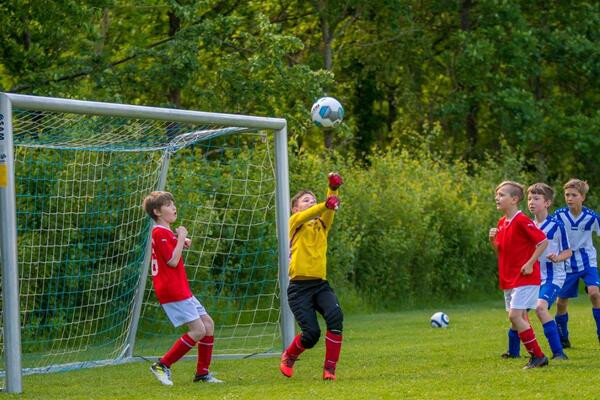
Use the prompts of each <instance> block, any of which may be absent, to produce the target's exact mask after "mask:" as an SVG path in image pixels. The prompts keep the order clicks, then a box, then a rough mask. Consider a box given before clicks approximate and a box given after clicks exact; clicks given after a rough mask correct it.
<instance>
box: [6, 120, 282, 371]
mask: <svg viewBox="0 0 600 400" xmlns="http://www.w3.org/2000/svg"><path fill="white" fill-rule="evenodd" d="M12 125H13V126H12V129H13V141H14V171H15V192H16V216H17V243H18V244H17V247H18V280H19V286H20V296H19V307H20V310H19V316H20V322H21V344H22V365H23V368H25V371H32V372H43V371H52V370H54V369H65V368H67V369H70V368H81V367H84V366H87V365H94V364H100V363H114V362H119V361H120V360H124V359H126V358H130V357H131V356H133V357H135V356H143V357H153V356H160V355H162V354H163V353H164V352H165V351H166V350H167V349H168V348H169V347H170V346H171V344H172V343H173V341H174V340H175V338H176V337H179V336H180V335H181V331H180V330H176V329H175V328H173V327H172V326H171V324H170V323H169V322H168V320H167V318H166V316H165V314H164V312H163V311H162V309H161V307H160V305H159V304H158V301H157V300H156V297H155V296H154V293H153V289H152V281H151V279H150V277H149V271H148V268H147V265H146V262H145V260H146V261H147V250H148V245H147V244H148V238H149V232H150V229H151V226H152V221H151V220H150V219H149V218H148V217H147V216H146V215H145V213H144V212H143V210H142V208H141V203H142V200H143V198H144V197H145V196H146V195H147V194H148V193H149V192H151V191H153V190H157V189H164V190H167V191H170V192H172V193H173V195H174V197H175V200H176V204H177V207H178V216H179V217H178V218H179V219H178V221H176V226H178V225H184V226H186V227H187V229H188V231H189V236H190V238H191V239H192V246H191V248H190V249H189V250H187V251H185V252H184V262H185V265H186V270H187V275H188V278H189V281H190V285H191V289H192V292H193V293H194V294H195V295H196V297H197V298H198V299H199V300H200V302H202V303H203V305H204V306H205V307H206V309H207V311H208V312H209V313H210V314H211V316H212V317H213V319H214V320H215V327H216V328H215V354H217V355H253V354H257V353H268V352H275V351H280V350H281V332H280V325H279V312H280V306H279V304H280V303H279V301H280V299H279V283H278V245H277V234H276V223H275V212H276V207H275V201H276V191H275V189H276V188H275V187H276V184H275V168H274V153H273V146H272V142H273V141H272V135H273V134H272V131H268V130H251V129H246V128H236V127H224V126H214V125H197V124H190V123H182V122H175V121H165V120H152V119H137V118H127V117H114V116H102V115H86V114H74V113H65V112H51V111H27V110H20V109H14V110H13V115H12ZM173 228H174V227H173ZM144 282H145V285H144ZM140 287H145V289H144V292H143V293H138V292H139V291H140V289H139V288H140ZM136 299H137V300H136ZM136 301H137V302H138V304H136ZM136 309H137V310H138V311H139V314H138V315H136ZM134 333H135V335H134ZM4 347H5V346H4V340H2V342H1V343H0V352H2V353H4V352H5V350H6V349H5V348H4Z"/></svg>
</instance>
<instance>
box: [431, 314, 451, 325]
mask: <svg viewBox="0 0 600 400" xmlns="http://www.w3.org/2000/svg"><path fill="white" fill-rule="evenodd" d="M449 323H450V318H448V315H446V314H445V313H443V312H441V311H438V312H436V313H435V314H433V315H432V316H431V327H432V328H447V327H448V324H449Z"/></svg>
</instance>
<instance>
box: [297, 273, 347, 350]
mask: <svg viewBox="0 0 600 400" xmlns="http://www.w3.org/2000/svg"><path fill="white" fill-rule="evenodd" d="M287 294H288V303H289V305H290V309H291V310H292V313H293V314H294V318H296V321H297V322H298V325H300V329H301V330H302V340H301V341H302V345H303V346H305V347H307V348H310V347H312V346H314V344H315V343H316V342H317V341H318V340H319V336H320V334H321V330H320V328H319V322H318V320H317V312H318V313H319V314H321V315H322V316H323V318H324V319H325V323H326V324H327V330H329V331H334V332H336V333H338V334H341V332H342V329H343V320H344V316H343V314H342V310H341V308H340V305H339V301H338V299H337V297H336V295H335V293H334V291H333V289H332V288H331V286H329V282H327V281H325V280H322V279H315V280H306V281H305V280H298V281H290V285H289V286H288V290H287Z"/></svg>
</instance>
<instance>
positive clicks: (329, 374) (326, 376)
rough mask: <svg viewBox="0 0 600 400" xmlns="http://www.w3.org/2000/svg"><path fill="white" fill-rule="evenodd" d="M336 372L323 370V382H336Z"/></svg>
mask: <svg viewBox="0 0 600 400" xmlns="http://www.w3.org/2000/svg"><path fill="white" fill-rule="evenodd" d="M335 379H336V378H335V370H334V369H329V368H323V380H324V381H335Z"/></svg>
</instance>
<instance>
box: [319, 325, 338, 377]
mask: <svg viewBox="0 0 600 400" xmlns="http://www.w3.org/2000/svg"><path fill="white" fill-rule="evenodd" d="M340 350H342V335H336V334H335V333H333V332H331V331H327V334H326V335H325V365H324V366H323V367H324V368H327V369H329V370H333V371H335V365H336V364H337V362H338V360H339V358H340Z"/></svg>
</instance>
